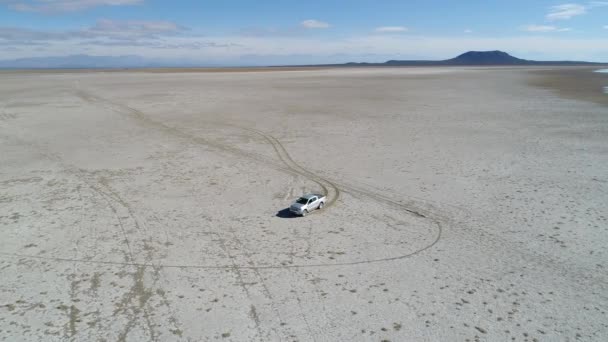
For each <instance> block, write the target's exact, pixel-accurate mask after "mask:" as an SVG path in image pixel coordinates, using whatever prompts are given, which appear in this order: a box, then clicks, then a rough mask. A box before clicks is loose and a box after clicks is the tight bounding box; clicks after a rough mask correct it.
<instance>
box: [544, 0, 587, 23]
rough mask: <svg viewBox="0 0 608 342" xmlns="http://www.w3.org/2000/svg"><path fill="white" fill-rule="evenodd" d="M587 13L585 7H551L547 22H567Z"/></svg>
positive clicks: (573, 5) (570, 5) (574, 5)
mask: <svg viewBox="0 0 608 342" xmlns="http://www.w3.org/2000/svg"><path fill="white" fill-rule="evenodd" d="M585 13H587V7H586V6H583V5H580V4H563V5H557V6H553V7H551V9H550V10H549V14H547V20H549V21H555V20H568V19H571V18H572V17H576V16H579V15H583V14H585Z"/></svg>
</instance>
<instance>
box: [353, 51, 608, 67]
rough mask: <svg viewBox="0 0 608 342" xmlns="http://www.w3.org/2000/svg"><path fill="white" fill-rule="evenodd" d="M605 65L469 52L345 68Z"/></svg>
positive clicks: (500, 52) (490, 52)
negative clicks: (432, 58)
mask: <svg viewBox="0 0 608 342" xmlns="http://www.w3.org/2000/svg"><path fill="white" fill-rule="evenodd" d="M601 64H605V63H593V62H579V61H531V60H527V59H520V58H517V57H513V56H511V55H509V54H508V53H506V52H503V51H469V52H466V53H463V54H462V55H460V56H458V57H455V58H451V59H445V60H440V61H425V60H417V61H401V60H390V61H387V62H385V63H346V64H342V65H344V66H442V65H445V66H450V65H454V66H457V65H461V66H484V65H488V66H489V65H504V66H508V65H601Z"/></svg>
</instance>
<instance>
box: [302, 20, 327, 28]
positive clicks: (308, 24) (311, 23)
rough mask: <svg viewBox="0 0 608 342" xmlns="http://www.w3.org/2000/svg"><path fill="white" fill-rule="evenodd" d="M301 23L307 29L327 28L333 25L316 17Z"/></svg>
mask: <svg viewBox="0 0 608 342" xmlns="http://www.w3.org/2000/svg"><path fill="white" fill-rule="evenodd" d="M300 25H301V26H302V27H304V28H307V29H326V28H329V27H330V26H331V25H329V23H326V22H324V21H319V20H316V19H308V20H304V21H302V22H301V23H300Z"/></svg>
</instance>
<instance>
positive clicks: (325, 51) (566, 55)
mask: <svg viewBox="0 0 608 342" xmlns="http://www.w3.org/2000/svg"><path fill="white" fill-rule="evenodd" d="M176 27H177V29H178V31H175V28H176ZM120 30H123V33H122V34H119V33H118V32H119V31H120ZM0 46H1V48H2V52H3V53H2V57H1V59H15V58H24V57H44V56H65V55H74V54H88V55H97V56H124V55H139V56H145V57H146V58H154V59H166V60H169V59H170V60H175V61H196V62H197V63H201V64H222V65H228V64H231V65H247V64H258V65H261V64H292V63H296V64H310V63H329V62H331V63H339V62H348V61H376V62H383V61H385V60H388V59H445V58H450V57H453V56H456V55H458V54H461V53H462V52H465V51H467V50H476V51H486V50H497V49H498V50H503V51H507V52H509V53H511V54H513V55H514V56H516V57H520V58H526V59H539V60H552V59H554V60H563V59H572V60H595V61H608V38H591V37H580V38H565V37H563V36H562V35H555V36H547V35H545V36H540V35H532V36H530V35H528V34H523V33H522V35H517V36H512V37H500V38H484V37H477V36H475V35H468V36H465V35H463V36H461V37H457V38H456V37H454V36H453V35H449V36H445V37H440V36H422V35H412V34H376V33H373V32H372V33H370V34H367V35H363V36H350V37H340V38H334V39H327V37H317V36H314V35H313V36H311V35H296V36H294V35H290V36H243V35H239V34H238V33H234V34H231V35H215V36H204V37H203V36H196V35H194V34H190V33H188V32H187V31H180V27H179V25H175V24H172V23H167V22H163V23H159V22H142V21H100V22H97V23H96V24H94V25H92V26H90V27H88V28H84V29H82V30H74V31H35V30H28V29H24V28H0Z"/></svg>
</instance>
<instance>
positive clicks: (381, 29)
mask: <svg viewBox="0 0 608 342" xmlns="http://www.w3.org/2000/svg"><path fill="white" fill-rule="evenodd" d="M374 31H376V32H378V33H399V32H407V31H408V28H407V27H404V26H380V27H376V29H375V30H374Z"/></svg>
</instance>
